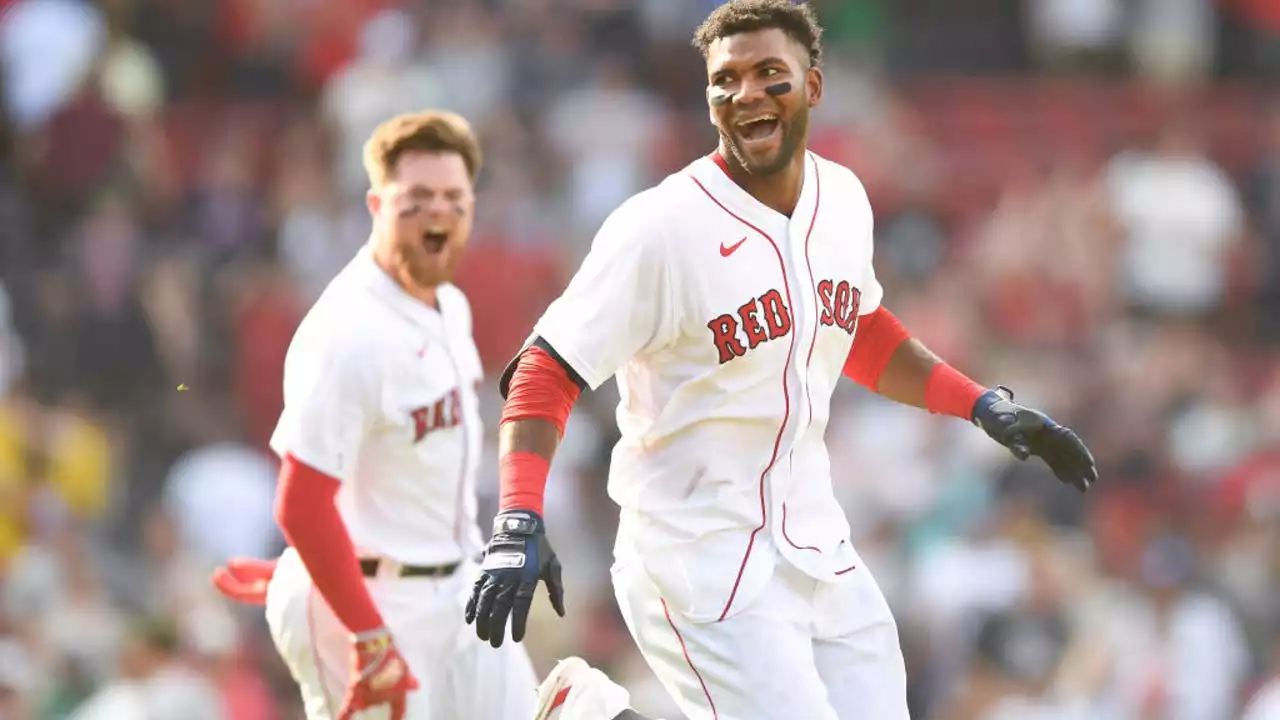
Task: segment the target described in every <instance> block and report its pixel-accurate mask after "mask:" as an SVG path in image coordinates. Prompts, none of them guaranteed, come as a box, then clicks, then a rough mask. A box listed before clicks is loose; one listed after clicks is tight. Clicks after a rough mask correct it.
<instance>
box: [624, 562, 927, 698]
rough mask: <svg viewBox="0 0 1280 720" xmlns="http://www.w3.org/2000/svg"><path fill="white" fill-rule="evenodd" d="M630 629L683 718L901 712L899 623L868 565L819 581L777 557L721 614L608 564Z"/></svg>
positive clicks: (634, 570)
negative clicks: (702, 614) (735, 606)
mask: <svg viewBox="0 0 1280 720" xmlns="http://www.w3.org/2000/svg"><path fill="white" fill-rule="evenodd" d="M613 584H614V592H615V594H616V596H617V599H618V606H619V608H620V609H621V610H622V616H623V619H624V620H625V621H626V623H627V628H628V629H629V630H630V631H631V635H632V637H634V638H635V641H636V644H637V645H638V646H639V648H640V652H641V654H642V655H643V656H644V659H645V661H646V662H648V664H649V667H650V668H651V669H652V670H653V672H654V673H655V674H656V675H657V677H658V680H659V681H660V682H661V683H662V684H663V686H664V687H665V688H666V690H667V692H668V693H670V694H671V696H672V697H673V698H675V700H676V703H677V704H678V706H679V708H680V710H681V712H683V713H684V714H685V715H686V716H687V717H688V719H689V720H796V719H797V718H804V719H805V720H853V719H855V718H857V719H858V720H907V718H909V714H908V711H907V674H906V667H905V665H904V662H903V658H902V649H901V647H900V646H899V644H898V629H897V625H896V623H895V622H894V619H893V615H892V613H891V612H890V610H889V606H888V603H887V602H886V601H885V599H884V595H883V593H881V591H880V587H879V586H878V585H877V584H876V582H875V580H874V579H873V578H872V577H871V574H870V573H869V572H867V571H866V570H865V569H863V568H858V569H856V570H853V571H851V572H849V573H848V574H846V575H842V576H841V577H840V578H839V579H838V580H837V581H835V582H819V581H817V580H814V579H813V578H811V577H809V576H807V575H805V574H803V573H802V572H800V571H799V570H798V569H796V568H795V567H794V566H793V565H791V564H790V563H788V562H786V561H785V560H782V559H781V557H779V559H778V563H777V567H776V568H775V569H774V573H773V577H772V578H771V579H770V581H769V585H768V587H767V588H766V589H765V591H764V592H763V593H762V594H761V595H760V596H759V597H758V598H756V599H755V601H754V602H752V603H751V604H750V605H748V606H747V607H746V608H744V609H743V610H741V611H740V612H738V613H736V614H735V615H733V616H731V617H729V618H726V619H725V620H723V621H720V622H700V623H694V622H691V621H689V620H687V619H685V618H684V617H683V616H681V615H680V614H679V613H678V612H677V611H676V610H675V609H674V608H668V607H667V604H666V602H665V601H664V600H663V598H662V597H661V594H660V592H659V590H658V588H657V587H656V586H655V585H654V584H653V582H652V581H650V580H649V578H648V576H647V575H646V574H645V571H644V569H643V567H641V566H640V565H639V564H638V563H636V564H630V563H628V564H619V565H615V567H614V569H613Z"/></svg>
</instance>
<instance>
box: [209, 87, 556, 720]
mask: <svg viewBox="0 0 1280 720" xmlns="http://www.w3.org/2000/svg"><path fill="white" fill-rule="evenodd" d="M480 162H481V155H480V149H479V146H478V144H477V142H476V139H475V137H474V136H473V135H472V132H471V129H470V127H469V126H468V125H467V123H466V121H465V120H463V119H462V118H461V117H459V116H457V115H454V114H452V113H443V112H422V113H418V114H411V115H403V116H398V117H395V118H393V119H391V120H389V121H387V122H386V123H384V124H383V125H381V126H380V127H379V128H378V129H377V130H375V132H374V133H373V136H372V137H371V138H370V140H369V142H368V143H367V144H366V146H365V165H366V168H367V170H368V173H369V179H370V183H371V186H372V188H371V189H370V191H369V193H368V207H369V212H370V214H371V215H372V216H373V231H372V234H371V237H370V239H369V242H368V244H367V245H366V246H365V247H364V248H363V249H362V250H361V251H360V252H359V253H358V254H357V255H356V257H355V258H354V259H352V260H351V262H350V263H349V264H348V265H347V266H346V268H344V269H343V270H342V271H341V272H340V273H339V274H338V275H337V277H336V278H334V280H333V281H332V282H331V283H330V284H329V286H328V288H327V289H326V290H325V292H324V293H323V295H322V296H321V297H320V299H319V300H318V301H317V302H316V303H315V305H314V306H313V307H312V308H311V310H310V311H309V312H308V314H307V316H306V318H305V319H304V320H303V321H302V324H301V325H300V327H299V328H298V330H297V333H296V334H295V335H294V338H293V341H292V344H291V345H290V347H289V351H288V355H287V357H286V360H285V380H284V385H285V408H284V412H283V413H282V414H281V417H280V420H279V424H278V425H277V427H276V430H275V433H274V436H273V438H272V441H271V443H272V447H273V448H274V449H275V451H276V452H277V453H278V454H279V455H280V457H281V459H282V461H283V466H282V470H281V473H280V484H279V490H278V494H277V500H276V517H277V519H278V521H279V523H280V527H281V528H282V530H283V532H284V535H285V537H286V538H287V539H288V540H289V544H290V547H289V549H288V550H286V551H285V553H284V554H283V555H282V556H281V557H280V559H279V561H278V563H272V562H265V561H253V560H241V561H236V562H233V563H230V564H229V565H228V567H226V568H223V569H221V570H220V571H219V572H217V573H216V575H215V582H217V583H218V585H219V587H221V588H222V589H223V591H224V592H225V593H226V594H228V595H230V596H232V597H236V598H238V599H242V600H246V601H249V602H265V605H266V615H267V620H268V624H269V626H270V629H271V634H272V637H273V639H274V641H275V645H276V648H277V650H278V651H279V652H280V655H281V657H282V658H283V659H284V661H285V663H286V664H287V665H288V667H289V669H290V671H291V672H292V674H293V677H294V679H295V680H296V681H297V683H298V685H299V688H300V689H301V692H302V697H303V700H304V702H305V706H306V713H307V717H308V718H311V719H312V720H339V719H341V720H345V719H346V718H351V717H352V716H353V715H355V714H356V713H359V712H360V711H362V710H365V709H368V708H372V707H374V706H379V705H388V706H389V707H390V716H391V717H392V718H402V717H403V718H410V719H412V720H427V719H429V718H495V719H498V720H515V719H517V718H518V719H519V720H528V718H530V717H532V716H533V713H534V702H535V687H536V680H535V677H534V673H533V668H532V665H531V664H530V662H529V659H528V657H527V655H526V654H525V652H524V651H523V649H520V650H513V651H511V652H502V653H500V654H495V653H493V652H492V651H491V650H489V649H488V648H487V647H485V646H484V644H483V643H481V642H479V641H478V640H476V639H475V638H474V637H473V636H472V634H471V633H470V632H469V631H468V630H467V628H466V627H465V626H464V625H463V624H462V622H461V617H460V614H461V609H462V601H463V599H464V598H465V595H466V590H467V588H468V587H469V586H470V584H471V579H472V578H473V577H474V575H475V573H476V566H475V563H474V561H473V560H472V558H475V557H477V556H478V555H479V553H480V551H481V549H482V547H483V543H482V541H481V538H480V534H479V530H478V528H477V526H476V520H475V514H476V506H475V487H474V483H475V471H476V467H477V460H478V453H479V450H480V447H481V442H480V438H481V432H482V431H481V427H480V416H479V412H478V405H477V399H476V393H475V390H476V386H477V383H479V382H480V379H481V366H480V359H479V356H478V354H477V352H476V348H475V344H474V342H473V341H472V334H471V333H472V328H471V313H470V308H469V306H468V303H467V300H466V298H465V297H464V296H463V294H462V292H461V291H459V290H458V289H457V288H456V287H455V286H453V285H452V284H450V282H449V280H450V278H451V277H452V276H453V272H454V268H455V267H456V266H457V264H458V260H459V258H460V257H461V255H462V252H463V250H464V248H465V247H466V244H467V240H468V237H469V235H470V232H471V226H472V212H473V210H474V204H475V200H474V194H473V192H472V183H473V181H474V179H475V175H476V172H477V171H478V169H479V167H480ZM369 717H375V715H369Z"/></svg>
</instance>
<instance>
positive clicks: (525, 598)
mask: <svg viewBox="0 0 1280 720" xmlns="http://www.w3.org/2000/svg"><path fill="white" fill-rule="evenodd" d="M480 569H481V573H480V578H479V579H478V580H476V584H475V587H474V588H472V590H471V599H470V600H468V601H467V610H466V620H467V624H468V625H470V624H471V623H473V622H474V623H475V626H476V635H478V636H479V637H480V639H481V640H488V641H489V644H490V645H492V646H494V647H495V648H496V647H501V645H502V641H503V639H504V636H505V635H506V630H507V617H508V616H510V618H511V639H512V640H514V641H515V642H520V641H521V640H523V639H524V629H525V624H526V622H527V620H528V619H529V607H530V605H531V604H532V603H533V591H534V590H536V589H537V588H538V581H539V580H542V581H543V582H545V583H546V584H547V594H548V595H549V596H550V598H551V607H553V608H554V609H555V611H556V614H557V615H559V616H560V617H564V587H563V586H562V585H561V584H560V561H559V560H557V559H556V553H555V551H554V550H552V549H551V543H549V542H547V536H546V532H545V528H544V527H543V524H542V518H541V517H540V516H539V515H538V513H536V512H533V511H532V510H504V511H503V512H500V513H498V515H497V517H495V518H494V519H493V538H492V539H490V540H489V548H488V550H486V551H485V556H484V562H483V563H481V565H480Z"/></svg>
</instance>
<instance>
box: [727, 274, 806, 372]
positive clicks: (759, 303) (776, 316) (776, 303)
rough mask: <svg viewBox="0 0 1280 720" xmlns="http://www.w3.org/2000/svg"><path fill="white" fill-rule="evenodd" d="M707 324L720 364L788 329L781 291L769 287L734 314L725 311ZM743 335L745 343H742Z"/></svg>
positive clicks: (740, 355) (789, 321)
mask: <svg viewBox="0 0 1280 720" xmlns="http://www.w3.org/2000/svg"><path fill="white" fill-rule="evenodd" d="M707 327H708V328H710V330H711V335H712V339H713V342H715V345H716V350H718V351H719V353H720V363H721V364H724V363H727V362H729V361H730V360H732V359H734V358H736V357H742V356H743V355H746V354H747V351H748V350H754V349H755V348H756V347H757V346H759V345H760V343H763V342H766V341H769V340H776V339H778V338H780V337H782V336H784V335H786V334H787V333H789V332H791V311H790V310H788V309H787V306H786V304H785V303H783V302H782V293H780V292H778V291H777V290H770V291H769V292H767V293H765V294H763V295H761V296H760V297H759V298H751V299H750V300H748V301H747V302H745V303H743V304H742V307H740V308H738V311H737V312H736V313H734V314H732V315H730V314H727V313H726V314H724V315H721V316H720V317H718V318H716V319H715V320H712V321H711V322H709V323H707ZM740 329H741V330H742V336H741V337H740V336H739V333H738V331H739V330H740ZM743 337H745V339H746V344H743V341H742V340H743Z"/></svg>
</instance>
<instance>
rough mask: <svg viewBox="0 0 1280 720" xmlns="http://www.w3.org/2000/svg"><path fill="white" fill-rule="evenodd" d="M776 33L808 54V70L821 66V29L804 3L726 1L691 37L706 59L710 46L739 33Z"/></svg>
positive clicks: (747, 0)
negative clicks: (774, 30)
mask: <svg viewBox="0 0 1280 720" xmlns="http://www.w3.org/2000/svg"><path fill="white" fill-rule="evenodd" d="M774 28H777V29H778V30H781V31H783V32H784V33H786V34H787V35H788V36H789V37H790V38H791V39H792V40H795V41H796V42H798V43H800V44H801V45H803V46H804V47H805V48H806V49H807V50H808V51H809V66H810V67H817V66H818V65H819V64H820V63H821V62H822V26H821V25H819V24H818V18H817V16H816V15H815V14H814V12H813V8H811V7H809V5H808V3H795V2H793V0H729V2H726V3H725V4H723V5H721V6H720V7H718V8H716V9H715V10H713V11H712V12H711V14H710V15H708V16H707V19H706V20H704V21H702V24H701V25H699V26H698V29H697V31H695V32H694V34H693V46H694V47H695V48H697V49H698V52H700V53H702V57H703V58H705V57H707V51H708V48H710V47H711V43H713V42H715V41H717V40H720V39H722V38H727V37H730V36H732V35H739V34H741V33H749V32H756V31H757V30H772V29H774Z"/></svg>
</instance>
